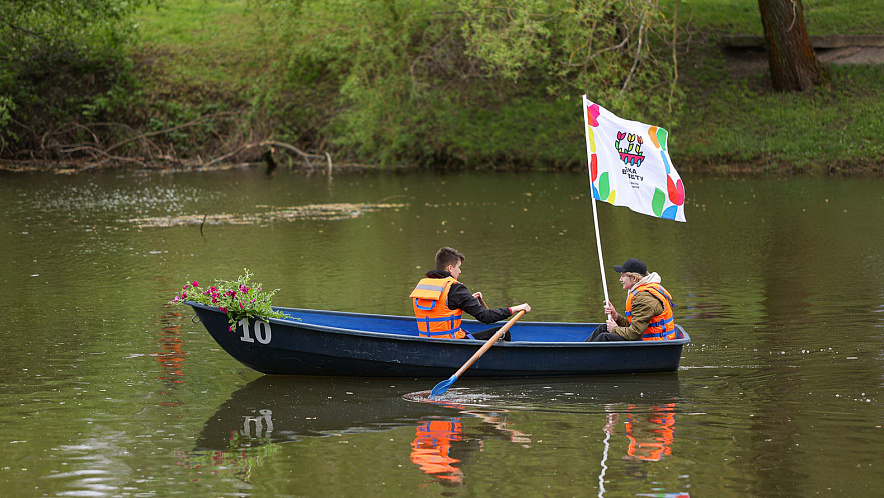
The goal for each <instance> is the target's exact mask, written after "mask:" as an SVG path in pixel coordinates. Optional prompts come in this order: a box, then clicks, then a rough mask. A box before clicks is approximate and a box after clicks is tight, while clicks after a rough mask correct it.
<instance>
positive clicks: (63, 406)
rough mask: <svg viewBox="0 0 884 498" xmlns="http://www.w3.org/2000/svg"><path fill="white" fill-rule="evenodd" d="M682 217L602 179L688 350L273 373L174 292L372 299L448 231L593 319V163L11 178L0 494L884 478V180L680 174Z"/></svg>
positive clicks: (824, 488)
mask: <svg viewBox="0 0 884 498" xmlns="http://www.w3.org/2000/svg"><path fill="white" fill-rule="evenodd" d="M684 180H685V184H686V190H687V202H686V204H687V209H686V217H687V223H684V224H682V223H675V222H670V221H662V220H657V219H654V218H651V217H648V216H644V215H640V214H637V213H633V212H632V211H630V210H628V209H626V208H620V207H613V206H610V205H607V204H600V205H599V206H598V209H599V223H600V230H601V234H602V243H603V250H604V255H605V265H606V267H607V268H608V270H607V272H606V274H607V288H608V292H609V293H610V296H611V300H612V301H613V302H614V303H615V305H617V306H618V308H621V309H622V305H623V302H624V299H625V295H624V292H623V290H622V288H621V287H620V285H619V283H618V282H617V274H616V273H615V272H613V271H612V270H611V269H610V267H611V266H613V265H614V264H620V263H622V262H623V261H624V260H625V259H626V258H628V257H639V258H642V259H643V260H644V261H645V262H647V263H648V265H649V267H650V269H651V270H652V271H657V272H658V273H659V274H660V275H661V276H662V278H663V284H664V285H665V286H666V287H667V289H668V290H669V291H670V292H671V293H672V294H673V295H674V297H675V300H676V319H677V321H678V323H680V324H681V325H682V326H684V328H685V329H686V330H687V331H688V332H689V333H690V334H691V336H692V338H693V343H692V344H691V345H689V346H688V347H686V348H685V350H684V355H683V358H682V361H681V367H680V369H679V371H678V372H677V373H673V374H660V375H641V376H637V375H632V376H630V375H626V376H596V377H578V378H528V379H504V380H501V379H470V378H469V377H467V378H464V379H461V380H459V381H458V382H457V384H455V386H454V387H453V388H452V390H451V391H449V394H450V396H446V398H445V402H438V403H429V402H427V400H426V397H425V396H421V395H420V393H421V392H425V391H426V390H428V389H430V388H432V387H433V386H434V385H435V384H436V383H437V382H438V381H441V380H444V379H359V378H299V377H291V378H286V377H269V376H268V377H265V376H262V375H261V374H259V373H256V372H254V371H252V370H250V369H248V368H246V367H244V366H242V365H240V364H239V363H237V362H236V361H235V360H233V359H231V358H230V357H229V356H228V355H227V354H226V353H224V352H223V351H222V350H221V349H220V348H219V347H218V346H217V344H215V343H214V341H213V340H212V339H211V337H210V336H209V335H208V334H207V333H206V331H205V330H204V329H203V327H202V325H200V324H198V323H193V322H192V321H191V317H192V316H193V313H192V312H191V311H190V309H189V308H187V307H178V306H172V305H169V304H168V301H169V300H170V299H171V298H172V297H173V296H174V294H175V292H176V291H177V290H179V289H180V288H181V285H182V284H183V283H184V282H185V281H186V280H194V279H197V280H199V281H201V282H206V283H210V282H211V281H212V280H213V279H216V278H222V279H234V278H236V277H237V276H239V275H240V274H241V273H242V270H243V269H244V268H248V269H249V270H251V272H252V273H254V279H255V280H257V281H259V282H261V283H263V285H264V287H265V288H270V289H272V288H278V289H279V292H278V293H277V295H276V297H275V299H274V302H275V303H276V304H279V305H283V306H294V307H306V308H320V309H334V310H346V311H358V312H369V313H382V314H403V315H408V314H410V312H411V306H410V303H409V301H408V299H407V295H408V293H409V292H410V291H411V289H412V287H413V285H414V284H415V282H416V281H417V280H418V279H419V278H420V277H421V276H422V275H423V273H424V272H426V271H427V270H428V269H429V268H430V267H431V265H432V258H433V255H434V253H435V251H436V249H438V247H440V246H442V245H451V246H454V247H456V248H458V249H459V250H461V251H462V252H464V253H465V254H466V260H465V261H464V264H463V274H462V276H461V281H463V282H464V283H466V284H467V286H468V287H469V288H470V290H471V291H476V290H481V291H482V292H483V294H484V296H485V299H486V301H487V302H488V304H489V305H490V306H492V307H498V306H506V305H512V304H519V303H522V302H528V303H530V304H531V305H532V307H533V308H534V311H533V312H532V313H531V314H530V315H529V317H528V318H529V319H530V320H532V321H599V320H600V319H601V317H602V310H601V303H602V301H603V296H604V291H603V287H602V280H601V276H600V272H599V266H598V259H597V252H596V247H595V238H594V234H593V226H592V216H591V206H590V201H589V198H588V195H587V188H586V185H587V179H586V177H585V175H584V174H580V173H520V174H503V173H477V172H469V173H458V174H449V175H440V174H433V173H408V174H402V175H399V174H394V173H383V174H379V173H373V174H365V175H363V174H347V175H339V176H336V177H334V178H333V179H329V178H327V177H325V176H322V175H315V176H304V175H297V174H290V173H287V172H284V171H283V172H277V174H275V175H274V176H272V177H268V176H265V175H264V174H263V172H262V171H260V170H257V169H245V170H232V171H225V172H217V173H188V174H159V173H144V174H139V173H122V172H117V171H108V172H100V173H95V174H81V175H76V176H64V175H3V176H0V237H2V242H0V249H2V253H0V283H2V289H3V290H4V299H3V301H2V302H3V314H2V316H3V320H2V327H3V330H4V333H3V334H2V336H0V341H2V342H0V350H2V355H3V361H2V364H0V374H2V379H3V380H2V386H3V388H2V392H0V442H2V445H3V448H5V449H4V450H2V453H0V484H2V490H3V491H2V494H3V495H4V496H171V495H184V496H435V495H445V496H489V495H494V496H513V495H516V494H520V495H524V496H695V497H703V496H812V495H822V496H842V495H845V496H881V495H882V494H884V459H882V451H884V429H882V425H884V405H882V403H884V399H882V395H884V390H882V384H884V354H882V346H884V281H882V279H881V278H880V277H879V272H880V270H881V268H882V267H884V250H882V247H884V180H882V179H879V178H848V179H843V178H785V179H778V178H774V177H764V178H756V177H753V178H736V179H734V178H727V177H709V176H699V175H685V177H684Z"/></svg>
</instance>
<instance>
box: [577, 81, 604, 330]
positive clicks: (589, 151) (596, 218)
mask: <svg viewBox="0 0 884 498" xmlns="http://www.w3.org/2000/svg"><path fill="white" fill-rule="evenodd" d="M580 105H581V107H583V131H584V135H585V138H586V161H587V170H588V171H587V174H588V175H589V182H590V187H589V195H590V197H591V198H592V221H593V225H595V243H596V247H597V248H598V252H599V270H601V273H602V289H603V290H604V292H605V304H607V303H608V302H609V299H608V281H607V279H606V278H605V261H604V258H603V257H602V238H601V236H600V235H599V215H598V210H597V209H596V207H595V196H594V195H593V194H592V171H591V170H589V168H591V163H592V154H593V153H594V152H595V150H594V149H595V143H591V141H590V138H589V117H588V116H587V115H586V95H583V102H582V103H581V104H580ZM607 316H608V318H610V315H607Z"/></svg>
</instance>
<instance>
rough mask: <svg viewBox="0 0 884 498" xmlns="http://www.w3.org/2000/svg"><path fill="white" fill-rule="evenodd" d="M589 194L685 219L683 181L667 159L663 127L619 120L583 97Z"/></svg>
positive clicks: (637, 209)
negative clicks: (590, 192)
mask: <svg viewBox="0 0 884 498" xmlns="http://www.w3.org/2000/svg"><path fill="white" fill-rule="evenodd" d="M583 109H584V125H585V128H586V155H587V158H588V159H589V179H590V183H591V186H592V196H593V197H594V198H595V199H598V200H600V201H605V202H607V203H610V204H613V205H615V206H626V207H628V208H629V209H631V210H633V211H635V212H637V213H642V214H646V215H649V216H655V217H657V218H664V219H667V220H675V221H685V219H684V184H683V183H682V182H681V177H680V176H678V172H677V171H675V168H674V167H673V166H672V162H671V161H670V160H669V152H668V150H667V148H666V138H667V137H668V136H669V133H668V132H667V131H666V130H664V129H663V128H659V127H657V126H650V125H646V124H644V123H639V122H638V121H629V120H626V119H621V118H619V117H617V116H615V115H614V114H612V113H611V112H610V111H608V110H607V109H605V108H604V107H602V106H600V105H598V104H595V103H593V102H590V101H589V100H587V99H586V96H585V95H584V96H583Z"/></svg>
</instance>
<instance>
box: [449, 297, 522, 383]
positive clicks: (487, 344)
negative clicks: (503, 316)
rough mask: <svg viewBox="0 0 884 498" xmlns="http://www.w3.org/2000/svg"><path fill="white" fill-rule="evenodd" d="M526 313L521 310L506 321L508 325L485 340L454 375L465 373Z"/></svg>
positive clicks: (458, 375)
mask: <svg viewBox="0 0 884 498" xmlns="http://www.w3.org/2000/svg"><path fill="white" fill-rule="evenodd" d="M524 314H525V310H520V311H519V312H518V313H516V314H515V315H514V316H513V317H512V318H510V320H509V321H508V322H506V325H504V326H503V327H501V328H500V330H498V331H497V332H495V333H494V335H493V336H491V338H490V339H488V340H487V341H485V344H483V345H482V347H481V348H479V350H478V351H476V352H475V353H474V354H473V356H471V357H470V359H469V360H467V362H466V363H464V364H463V366H462V367H460V370H458V371H457V372H455V373H454V377H460V375H461V374H462V373H464V372H465V371H466V370H467V369H468V368H470V365H472V364H473V363H474V362H475V361H476V360H478V359H479V357H480V356H482V355H483V354H485V351H488V348H490V347H491V346H493V345H494V343H495V342H497V340H498V339H500V338H501V337H503V334H506V331H507V330H509V329H510V327H512V326H513V325H515V324H516V322H517V321H518V320H519V318H522V315H524Z"/></svg>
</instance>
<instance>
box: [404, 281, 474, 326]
mask: <svg viewBox="0 0 884 498" xmlns="http://www.w3.org/2000/svg"><path fill="white" fill-rule="evenodd" d="M456 283H457V280H455V278H454V277H445V278H424V279H421V281H420V282H418V284H417V287H415V288H414V290H413V291H411V295H410V296H409V297H411V298H412V300H413V304H414V316H415V317H416V318H417V330H418V333H419V334H420V335H421V337H434V338H437V339H438V338H441V339H463V338H464V337H466V335H467V334H466V332H464V331H463V330H461V328H460V317H461V315H463V311H461V310H453V309H451V308H449V307H448V291H449V290H451V286H452V285H454V284H456Z"/></svg>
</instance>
